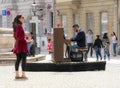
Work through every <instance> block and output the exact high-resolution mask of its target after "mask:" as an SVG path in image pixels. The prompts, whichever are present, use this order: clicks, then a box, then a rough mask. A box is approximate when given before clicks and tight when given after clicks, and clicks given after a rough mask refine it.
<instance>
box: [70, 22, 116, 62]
mask: <svg viewBox="0 0 120 88" xmlns="http://www.w3.org/2000/svg"><path fill="white" fill-rule="evenodd" d="M73 29H74V31H75V32H77V33H76V36H75V37H73V38H71V41H73V42H74V41H75V42H77V44H74V45H73V46H72V47H71V51H72V52H75V51H76V48H78V47H86V45H87V48H88V51H87V53H88V52H89V51H90V56H91V57H92V55H93V49H94V50H95V53H96V60H97V61H98V60H99V57H100V60H102V59H103V57H102V54H101V48H103V49H104V60H106V57H108V60H110V51H109V49H110V44H111V43H112V46H113V56H114V57H115V56H116V55H117V52H116V50H117V41H118V39H117V36H116V34H115V32H112V34H111V37H112V38H111V39H112V40H111V43H110V40H109V37H108V34H107V33H104V35H103V37H102V38H101V36H100V35H96V39H95V40H94V38H93V32H92V30H88V33H87V34H85V32H84V30H83V29H82V28H80V27H79V25H78V24H74V25H73Z"/></svg>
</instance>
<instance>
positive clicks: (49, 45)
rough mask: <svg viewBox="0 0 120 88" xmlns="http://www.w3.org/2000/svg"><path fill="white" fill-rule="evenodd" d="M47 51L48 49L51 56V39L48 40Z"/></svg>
mask: <svg viewBox="0 0 120 88" xmlns="http://www.w3.org/2000/svg"><path fill="white" fill-rule="evenodd" d="M47 49H48V52H49V54H50V52H51V51H52V42H51V39H50V38H49V39H48V46H47Z"/></svg>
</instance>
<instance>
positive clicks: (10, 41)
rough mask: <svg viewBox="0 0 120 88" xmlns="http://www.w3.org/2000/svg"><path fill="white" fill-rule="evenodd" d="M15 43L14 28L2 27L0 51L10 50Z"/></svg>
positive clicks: (0, 30)
mask: <svg viewBox="0 0 120 88" xmlns="http://www.w3.org/2000/svg"><path fill="white" fill-rule="evenodd" d="M13 45H14V38H13V34H12V29H11V30H10V29H0V52H9V51H11V50H12V48H13Z"/></svg>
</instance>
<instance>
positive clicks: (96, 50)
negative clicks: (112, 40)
mask: <svg viewBox="0 0 120 88" xmlns="http://www.w3.org/2000/svg"><path fill="white" fill-rule="evenodd" d="M95 52H96V58H97V61H98V59H99V56H100V58H101V60H102V55H101V48H98V47H97V48H95Z"/></svg>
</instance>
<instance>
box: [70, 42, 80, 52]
mask: <svg viewBox="0 0 120 88" xmlns="http://www.w3.org/2000/svg"><path fill="white" fill-rule="evenodd" d="M78 47H79V46H78V45H77V44H74V45H72V47H71V51H72V52H76V48H78Z"/></svg>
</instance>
